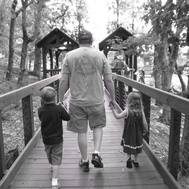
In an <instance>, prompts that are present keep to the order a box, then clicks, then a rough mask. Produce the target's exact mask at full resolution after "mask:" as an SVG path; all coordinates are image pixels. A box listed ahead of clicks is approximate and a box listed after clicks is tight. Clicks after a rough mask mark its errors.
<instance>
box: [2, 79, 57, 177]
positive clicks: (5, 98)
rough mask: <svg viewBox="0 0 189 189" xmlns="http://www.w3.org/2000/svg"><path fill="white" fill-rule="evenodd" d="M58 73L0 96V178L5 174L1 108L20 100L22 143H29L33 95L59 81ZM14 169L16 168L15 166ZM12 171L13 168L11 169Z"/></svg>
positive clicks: (31, 131)
mask: <svg viewBox="0 0 189 189" xmlns="http://www.w3.org/2000/svg"><path fill="white" fill-rule="evenodd" d="M59 77H60V76H59V75H55V76H53V77H51V78H48V79H44V80H42V81H39V82H36V83H34V84H30V85H28V86H25V87H22V88H19V89H17V90H14V91H12V92H9V93H6V94H4V95H1V96H0V180H1V179H2V178H3V176H4V174H5V171H6V170H5V154H4V139H3V129H2V127H3V125H2V124H3V122H2V110H3V109H4V108H6V107H7V106H9V105H11V104H15V103H17V102H19V101H20V100H21V102H22V112H23V116H22V117H23V129H24V143H25V147H27V144H28V143H30V141H31V139H32V138H33V137H34V135H35V133H34V115H33V99H32V97H33V96H34V95H39V91H40V89H42V88H43V87H45V86H47V85H50V84H54V83H55V82H58V81H59ZM15 169H16V168H15ZM11 171H13V170H11ZM13 172H14V171H13Z"/></svg>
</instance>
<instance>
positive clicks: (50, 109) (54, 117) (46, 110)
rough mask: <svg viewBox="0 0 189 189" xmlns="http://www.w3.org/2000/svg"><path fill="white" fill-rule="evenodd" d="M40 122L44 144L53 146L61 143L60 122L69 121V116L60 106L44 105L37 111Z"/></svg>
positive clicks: (61, 130) (53, 104)
mask: <svg viewBox="0 0 189 189" xmlns="http://www.w3.org/2000/svg"><path fill="white" fill-rule="evenodd" d="M38 115H39V119H40V121H41V134H42V138H43V142H44V144H47V145H53V144H59V143H61V142H62V141H63V128H62V120H65V121H69V120H70V116H69V114H68V113H67V111H66V110H65V109H64V107H63V106H61V105H56V104H55V103H51V104H45V105H43V106H41V107H40V108H39V109H38Z"/></svg>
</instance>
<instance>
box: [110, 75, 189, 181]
mask: <svg viewBox="0 0 189 189" xmlns="http://www.w3.org/2000/svg"><path fill="white" fill-rule="evenodd" d="M113 79H114V83H115V86H121V87H122V89H120V88H119V87H115V90H116V91H115V93H116V94H117V93H118V94H119V95H118V97H119V99H118V100H117V103H118V104H119V103H120V102H121V104H119V105H120V107H122V106H123V104H125V102H123V100H125V97H124V96H123V95H125V94H123V93H120V91H123V90H125V89H124V88H123V87H124V85H125V86H129V87H131V88H133V89H136V90H138V91H139V92H140V93H141V95H142V99H143V105H144V112H145V116H146V118H147V122H148V125H149V127H150V112H151V110H150V107H151V99H156V100H158V102H160V103H162V104H163V105H167V106H169V107H170V109H171V121H170V132H169V133H170V134H169V151H168V164H167V167H168V170H169V171H170V173H171V174H172V175H173V177H174V178H175V179H177V175H178V171H179V162H180V161H179V153H180V132H181V114H182V113H183V114H185V115H189V99H186V98H183V97H180V96H177V95H174V94H172V93H169V92H165V91H162V90H159V89H157V88H153V87H150V86H147V85H145V84H142V83H139V82H136V81H134V80H131V79H128V78H126V77H124V76H121V75H118V74H113ZM120 84H122V85H120ZM123 84H124V85H123ZM188 126H189V125H188ZM149 131H150V128H149ZM146 140H147V142H148V143H149V138H147V139H146Z"/></svg>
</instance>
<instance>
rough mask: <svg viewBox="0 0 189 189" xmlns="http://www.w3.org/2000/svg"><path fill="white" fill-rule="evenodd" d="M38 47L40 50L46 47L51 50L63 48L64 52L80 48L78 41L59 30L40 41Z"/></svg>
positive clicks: (53, 31)
mask: <svg viewBox="0 0 189 189" xmlns="http://www.w3.org/2000/svg"><path fill="white" fill-rule="evenodd" d="M36 45H37V47H38V48H41V47H45V48H49V49H50V48H59V47H62V48H63V50H72V49H75V48H78V47H79V44H78V43H77V41H75V40H74V39H73V38H71V37H70V36H68V35H67V34H66V33H64V32H62V31H61V30H59V29H58V28H55V29H54V30H52V31H51V32H49V33H48V34H47V35H46V36H45V37H44V38H42V39H41V40H40V41H38V42H37V44H36Z"/></svg>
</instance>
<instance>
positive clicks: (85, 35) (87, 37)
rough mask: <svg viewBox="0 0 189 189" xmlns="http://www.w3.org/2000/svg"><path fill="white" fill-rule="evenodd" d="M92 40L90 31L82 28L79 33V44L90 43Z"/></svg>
mask: <svg viewBox="0 0 189 189" xmlns="http://www.w3.org/2000/svg"><path fill="white" fill-rule="evenodd" d="M92 42H93V36H92V33H91V32H90V31H87V30H82V31H81V32H80V33H79V43H80V44H92Z"/></svg>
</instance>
